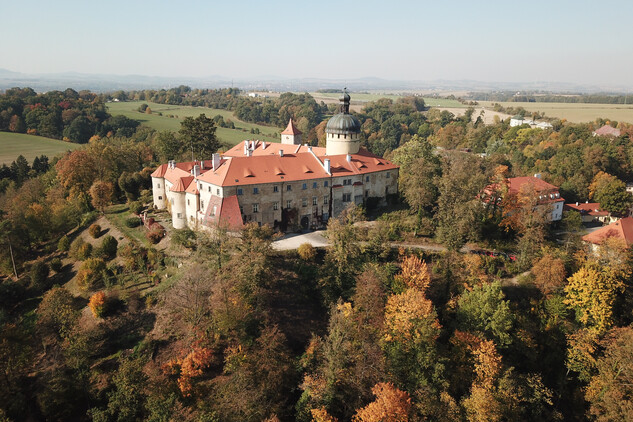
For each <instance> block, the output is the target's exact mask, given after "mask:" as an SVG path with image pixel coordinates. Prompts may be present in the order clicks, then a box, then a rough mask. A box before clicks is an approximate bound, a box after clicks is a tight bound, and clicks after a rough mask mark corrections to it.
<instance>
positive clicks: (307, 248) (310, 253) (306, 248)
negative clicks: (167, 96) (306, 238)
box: [297, 243, 316, 261]
mask: <svg viewBox="0 0 633 422" xmlns="http://www.w3.org/2000/svg"><path fill="white" fill-rule="evenodd" d="M297 252H298V253H299V256H300V257H301V259H303V260H304V261H314V258H316V249H315V248H314V246H312V245H311V244H309V243H303V244H301V246H299V249H297Z"/></svg>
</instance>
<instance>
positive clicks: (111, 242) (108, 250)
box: [99, 235, 119, 260]
mask: <svg viewBox="0 0 633 422" xmlns="http://www.w3.org/2000/svg"><path fill="white" fill-rule="evenodd" d="M118 247H119V242H118V241H117V240H116V239H115V238H114V237H112V236H110V235H107V236H105V237H104V238H103V241H102V242H101V247H100V248H99V252H100V255H101V256H102V257H103V258H104V259H107V260H110V259H114V258H115V257H116V251H117V248H118Z"/></svg>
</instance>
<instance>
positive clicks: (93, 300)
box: [88, 291, 106, 318]
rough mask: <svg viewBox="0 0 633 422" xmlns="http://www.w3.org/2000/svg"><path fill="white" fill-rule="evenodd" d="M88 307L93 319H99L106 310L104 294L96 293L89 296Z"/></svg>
mask: <svg viewBox="0 0 633 422" xmlns="http://www.w3.org/2000/svg"><path fill="white" fill-rule="evenodd" d="M88 306H89V307H90V310H91V311H92V314H93V315H94V316H95V318H101V317H102V316H103V314H104V313H105V310H106V295H105V293H104V292H102V291H101V292H97V293H95V294H93V295H92V296H90V301H89V302H88Z"/></svg>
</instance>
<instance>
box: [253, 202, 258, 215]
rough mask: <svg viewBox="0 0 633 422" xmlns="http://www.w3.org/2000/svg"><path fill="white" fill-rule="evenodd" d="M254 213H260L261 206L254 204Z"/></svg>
mask: <svg viewBox="0 0 633 422" xmlns="http://www.w3.org/2000/svg"><path fill="white" fill-rule="evenodd" d="M253 212H254V213H255V212H259V204H253Z"/></svg>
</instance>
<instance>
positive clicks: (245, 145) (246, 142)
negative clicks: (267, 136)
mask: <svg viewBox="0 0 633 422" xmlns="http://www.w3.org/2000/svg"><path fill="white" fill-rule="evenodd" d="M246 151H248V141H246V140H245V141H244V155H246Z"/></svg>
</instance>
